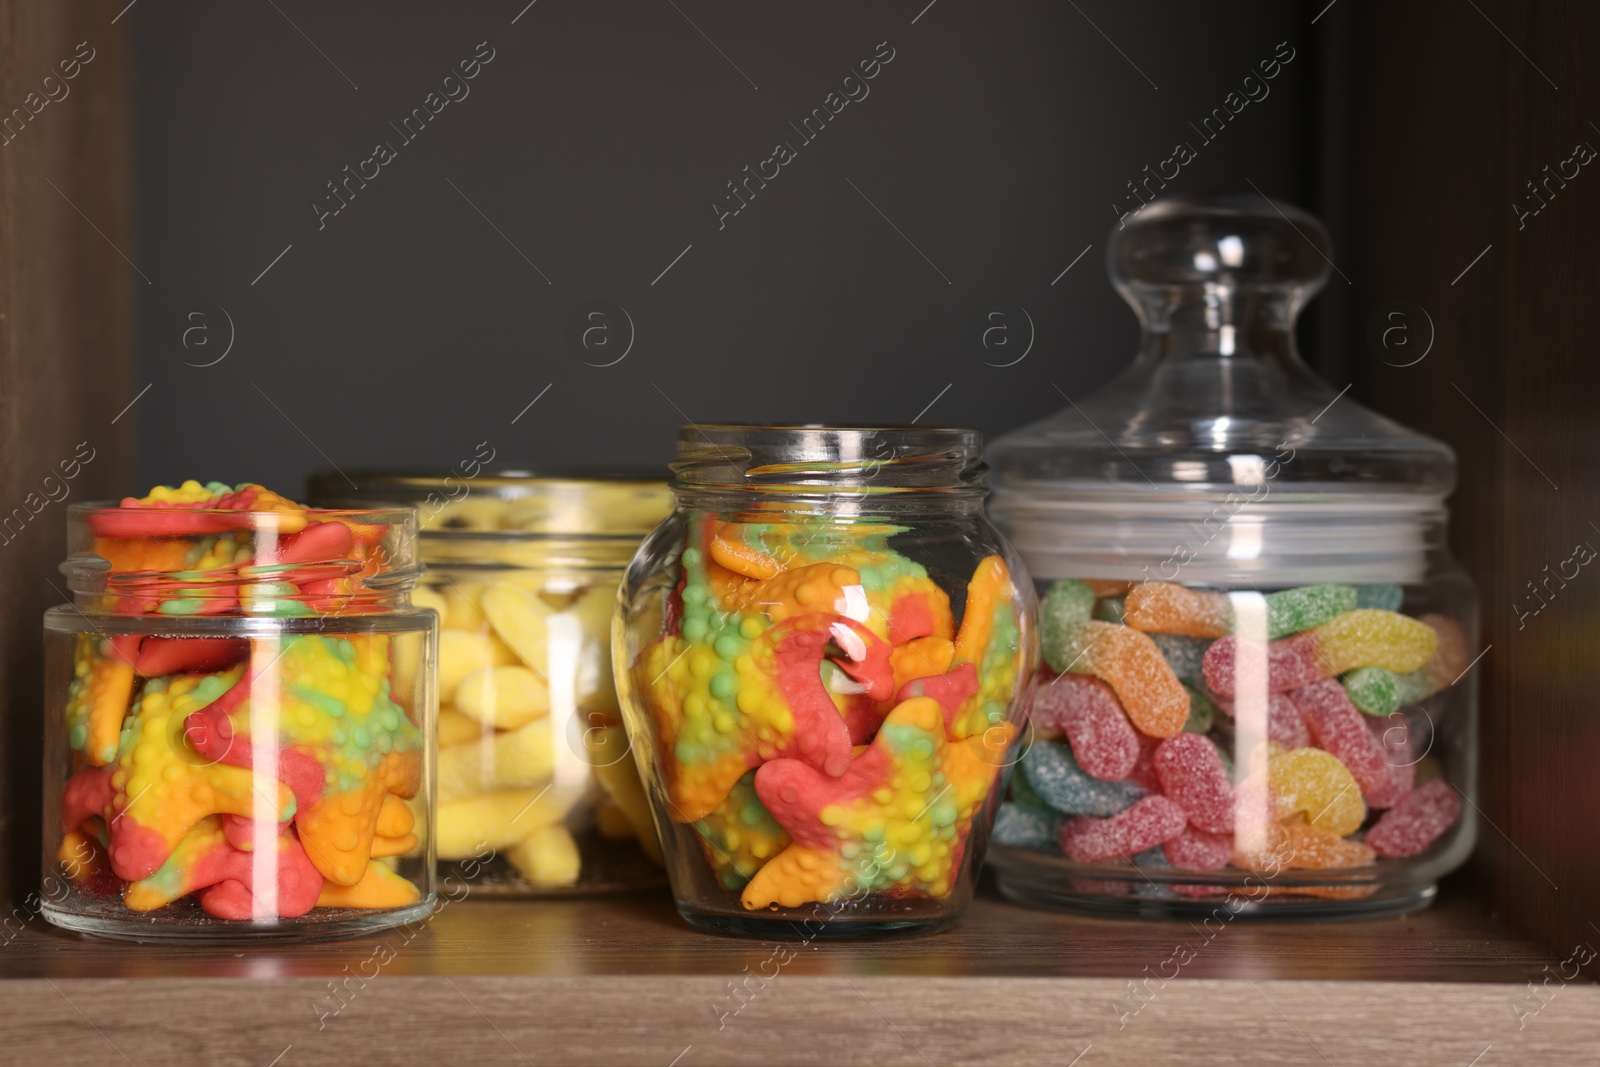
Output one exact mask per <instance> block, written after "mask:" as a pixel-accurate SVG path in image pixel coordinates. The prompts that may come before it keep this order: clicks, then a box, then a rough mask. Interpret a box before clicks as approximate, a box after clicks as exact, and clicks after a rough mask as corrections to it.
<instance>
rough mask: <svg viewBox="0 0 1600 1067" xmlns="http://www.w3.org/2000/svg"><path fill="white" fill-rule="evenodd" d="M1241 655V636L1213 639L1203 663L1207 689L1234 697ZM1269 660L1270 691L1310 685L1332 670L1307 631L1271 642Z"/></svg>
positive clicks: (1268, 683) (1268, 648)
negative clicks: (1320, 655)
mask: <svg viewBox="0 0 1600 1067" xmlns="http://www.w3.org/2000/svg"><path fill="white" fill-rule="evenodd" d="M1238 658H1239V639H1238V638H1236V637H1232V636H1229V637H1222V638H1218V639H1217V640H1215V641H1213V642H1211V647H1209V648H1207V649H1206V654H1205V660H1204V662H1203V664H1202V670H1203V672H1204V674H1205V680H1206V686H1207V688H1209V689H1210V690H1211V691H1212V692H1213V693H1216V694H1217V695H1218V696H1223V697H1231V696H1233V695H1234V688H1235V686H1236V674H1237V671H1238ZM1266 661H1267V691H1268V692H1272V693H1282V692H1285V691H1287V690H1290V689H1298V688H1300V687H1301V686H1305V685H1310V684H1311V683H1312V682H1315V681H1318V680H1319V679H1322V678H1326V677H1327V676H1328V673H1329V672H1328V669H1327V668H1326V667H1324V666H1323V664H1322V660H1321V659H1320V658H1319V657H1318V655H1317V648H1316V645H1315V644H1313V643H1312V641H1311V638H1310V637H1308V636H1307V635H1305V634H1297V635H1296V636H1294V637H1286V638H1284V639H1283V640H1281V641H1271V642H1268V644H1267V647H1266Z"/></svg>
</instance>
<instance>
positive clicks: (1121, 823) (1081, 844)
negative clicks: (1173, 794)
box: [1061, 796, 1189, 863]
mask: <svg viewBox="0 0 1600 1067" xmlns="http://www.w3.org/2000/svg"><path fill="white" fill-rule="evenodd" d="M1188 824H1189V819H1188V816H1186V815H1184V813H1183V809H1182V808H1180V807H1178V805H1176V804H1174V803H1173V802H1172V801H1170V800H1168V799H1167V798H1166V797H1163V796H1152V797H1145V798H1144V799H1143V800H1141V801H1139V802H1138V803H1136V804H1134V805H1133V807H1131V808H1129V809H1128V810H1126V811H1124V812H1121V813H1119V814H1117V815H1113V816H1111V818H1109V819H1096V818H1093V817H1091V816H1088V815H1079V816H1077V817H1076V818H1073V819H1069V820H1067V824H1066V825H1065V826H1063V827H1062V828H1061V850H1062V851H1063V852H1065V853H1066V854H1067V855H1068V856H1069V857H1070V858H1072V859H1074V860H1077V861H1078V862H1079V863H1105V862H1107V861H1108V860H1114V859H1118V858H1121V859H1125V860H1131V858H1132V857H1133V856H1135V855H1137V854H1138V853H1140V852H1143V851H1144V850H1145V849H1147V848H1154V847H1155V846H1157V845H1162V844H1166V843H1167V842H1168V841H1171V840H1172V839H1173V838H1175V837H1177V836H1178V835H1179V834H1181V833H1183V828H1184V827H1185V826H1187V825H1188Z"/></svg>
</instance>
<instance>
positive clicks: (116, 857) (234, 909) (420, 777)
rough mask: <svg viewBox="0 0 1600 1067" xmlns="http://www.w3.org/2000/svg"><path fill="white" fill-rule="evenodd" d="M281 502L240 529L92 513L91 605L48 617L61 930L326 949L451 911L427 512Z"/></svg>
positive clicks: (86, 567)
mask: <svg viewBox="0 0 1600 1067" xmlns="http://www.w3.org/2000/svg"><path fill="white" fill-rule="evenodd" d="M190 487H192V488H193V489H195V490H196V491H201V490H202V489H210V488H213V487H200V486H198V485H194V483H190V485H189V486H185V487H184V489H188V488H190ZM214 488H215V489H217V490H218V491H219V492H220V491H223V490H228V487H227V486H218V487H214ZM258 489H259V487H253V486H242V487H240V490H239V491H238V492H237V493H232V492H231V491H230V494H229V495H230V497H231V498H232V503H233V505H234V506H233V507H232V508H226V509H224V508H206V507H203V506H201V507H195V506H185V505H168V504H156V505H150V504H145V505H142V506H133V505H134V504H135V502H133V501H124V503H123V505H122V506H115V505H104V504H78V505H73V506H72V507H71V508H70V509H69V514H68V520H67V522H68V548H69V553H70V555H69V556H68V558H67V561H66V562H65V563H64V564H62V567H61V570H62V572H63V573H64V574H65V575H66V578H67V585H68V588H69V589H70V591H71V596H72V601H73V602H72V603H71V604H64V605H61V606H60V607H56V608H52V609H50V610H49V611H48V612H46V613H45V618H44V631H45V712H46V720H45V731H44V734H45V775H44V781H45V802H44V820H45V826H44V830H45V833H44V840H45V853H44V858H43V859H44V885H43V889H44V892H43V894H42V895H43V898H44V900H45V904H44V908H43V912H44V915H45V917H46V918H47V919H49V920H50V921H51V922H52V923H55V924H56V925H58V926H63V927H66V928H68V929H71V930H78V931H82V932H85V933H91V934H100V935H103V936H108V937H117V938H124V939H133V940H146V939H154V938H172V939H181V940H229V939H234V938H252V937H317V936H331V935H337V934H353V933H362V932H365V931H370V930H377V929H382V928H385V927H390V926H395V925H398V924H401V923H405V922H409V921H412V920H414V919H419V918H421V917H423V916H426V915H427V914H428V912H429V909H430V908H431V907H432V905H433V902H434V880H433V879H434V874H433V853H432V833H431V832H430V825H431V820H432V760H431V758H430V755H429V746H428V737H429V734H430V733H431V730H432V726H433V708H434V703H435V699H434V692H433V688H432V676H433V656H434V641H435V631H436V623H435V620H434V617H433V615H432V614H431V613H430V612H425V611H417V610H414V609H413V608H412V606H411V604H410V599H409V598H410V591H411V586H412V583H413V582H414V581H415V580H416V577H417V574H418V573H419V569H420V568H419V567H418V565H417V560H416V513H415V512H414V511H413V510H412V509H410V508H403V509H390V510H361V511H322V510H307V509H303V508H301V507H299V505H295V504H291V503H289V502H287V501H283V500H282V499H281V498H278V497H276V496H274V495H273V494H270V493H267V492H266V491H265V490H260V491H259V492H258V491H257V490H258ZM182 491H183V490H180V491H179V492H180V493H181V492H182ZM167 492H171V491H170V490H169V491H167ZM200 495H202V496H203V495H204V494H203V493H201V494H200ZM268 843H271V844H270V845H268Z"/></svg>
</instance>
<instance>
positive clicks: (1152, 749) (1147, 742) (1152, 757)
mask: <svg viewBox="0 0 1600 1067" xmlns="http://www.w3.org/2000/svg"><path fill="white" fill-rule="evenodd" d="M1160 745H1161V742H1160V741H1158V740H1156V739H1155V738H1153V737H1146V736H1145V735H1144V734H1140V735H1139V758H1138V759H1137V760H1136V761H1135V762H1134V764H1133V769H1132V770H1130V771H1129V772H1128V781H1130V782H1132V783H1134V784H1135V785H1138V786H1143V787H1144V788H1145V789H1146V790H1148V791H1149V792H1152V793H1159V792H1161V779H1159V778H1157V777H1156V749H1157V748H1158V747H1160Z"/></svg>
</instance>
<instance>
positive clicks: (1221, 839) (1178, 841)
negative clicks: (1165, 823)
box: [1165, 826, 1233, 871]
mask: <svg viewBox="0 0 1600 1067" xmlns="http://www.w3.org/2000/svg"><path fill="white" fill-rule="evenodd" d="M1165 848H1166V853H1167V861H1168V862H1169V863H1171V864H1172V865H1173V866H1174V867H1179V868H1182V869H1183V870H1186V871H1214V870H1217V869H1218V868H1221V867H1226V866H1227V865H1228V861H1229V860H1231V859H1232V858H1233V838H1232V837H1231V836H1229V835H1227V834H1208V833H1206V832H1205V831H1204V830H1198V829H1196V828H1195V827H1193V826H1190V827H1187V828H1186V829H1185V830H1184V831H1183V833H1181V834H1179V835H1178V836H1177V837H1174V838H1173V839H1172V840H1171V841H1168V842H1167V843H1166V845H1165Z"/></svg>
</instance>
